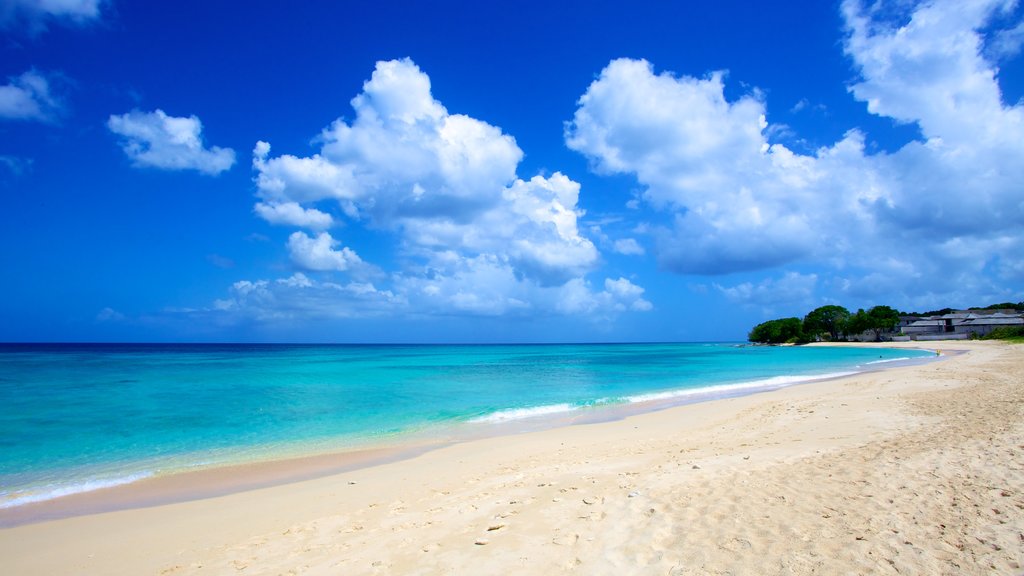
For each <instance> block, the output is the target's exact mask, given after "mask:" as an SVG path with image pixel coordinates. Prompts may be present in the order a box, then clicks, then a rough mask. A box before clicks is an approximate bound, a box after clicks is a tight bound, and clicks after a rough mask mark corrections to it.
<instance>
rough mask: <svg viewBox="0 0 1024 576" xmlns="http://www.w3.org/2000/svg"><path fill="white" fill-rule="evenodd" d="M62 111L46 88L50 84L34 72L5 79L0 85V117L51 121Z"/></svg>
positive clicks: (56, 99)
mask: <svg viewBox="0 0 1024 576" xmlns="http://www.w3.org/2000/svg"><path fill="white" fill-rule="evenodd" d="M63 110H64V105H63V103H62V102H61V99H60V98H59V97H57V96H56V95H55V94H53V92H52V91H51V89H50V81H49V79H47V77H46V76H44V75H43V74H41V73H39V72H37V71H36V70H29V71H27V72H25V73H23V74H21V75H20V76H14V77H11V78H9V79H8V83H7V84H4V85H3V86H0V118H2V119H7V120H26V121H37V122H53V121H54V120H56V119H57V117H58V116H59V115H60V113H61V112H62V111H63Z"/></svg>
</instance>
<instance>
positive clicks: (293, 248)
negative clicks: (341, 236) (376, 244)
mask: <svg viewBox="0 0 1024 576" xmlns="http://www.w3.org/2000/svg"><path fill="white" fill-rule="evenodd" d="M339 244H340V242H338V241H337V240H335V239H334V238H332V237H331V235H330V234H328V233H327V232H321V233H320V234H318V235H317V236H316V238H311V237H309V236H307V235H306V234H305V233H303V232H294V233H292V235H291V236H289V237H288V252H289V253H290V254H291V257H292V262H294V263H295V264H296V265H298V266H301V267H303V268H305V269H307V270H321V271H324V270H334V271H339V272H344V271H346V270H349V269H351V268H358V267H360V266H362V264H363V261H362V260H361V259H360V258H359V255H358V254H356V253H355V252H354V251H352V250H351V249H350V248H348V247H347V246H344V247H342V248H341V250H335V247H337V246H338V245H339Z"/></svg>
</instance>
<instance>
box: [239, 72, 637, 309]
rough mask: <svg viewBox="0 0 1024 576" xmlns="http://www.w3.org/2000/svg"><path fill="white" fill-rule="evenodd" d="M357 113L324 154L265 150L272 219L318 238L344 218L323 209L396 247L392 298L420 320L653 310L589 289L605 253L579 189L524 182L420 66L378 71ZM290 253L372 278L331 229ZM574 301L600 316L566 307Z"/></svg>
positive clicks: (490, 134) (302, 236) (328, 136)
mask: <svg viewBox="0 0 1024 576" xmlns="http://www.w3.org/2000/svg"><path fill="white" fill-rule="evenodd" d="M351 105H352V108H353V110H354V111H355V116H354V117H353V118H352V119H351V121H347V120H345V119H338V120H336V121H334V122H333V123H331V124H330V125H329V126H328V127H327V128H325V129H324V130H323V131H322V132H321V134H320V136H319V137H318V138H317V139H316V142H317V143H318V145H319V150H318V151H317V152H316V153H314V154H311V155H308V156H301V155H293V154H280V155H272V154H271V145H270V143H268V142H265V141H260V142H258V143H257V144H256V146H255V148H254V150H253V169H254V171H255V182H256V187H257V196H258V201H257V203H256V206H255V208H254V211H255V212H256V213H257V214H258V215H259V216H260V217H262V218H264V219H265V220H267V221H268V222H271V223H274V224H281V225H291V226H295V227H300V228H308V229H311V230H314V231H319V230H324V229H326V228H328V227H329V226H331V225H332V224H334V223H335V220H334V216H332V215H330V214H327V213H326V212H322V211H320V209H319V208H317V207H316V206H319V207H323V206H325V205H334V206H336V207H337V209H338V212H337V217H338V218H339V219H344V220H346V221H347V222H348V224H349V225H362V226H367V227H372V228H373V229H374V230H376V231H378V232H382V233H385V234H390V235H393V237H394V238H395V239H396V242H395V245H396V246H398V250H399V252H398V254H396V256H397V257H398V261H399V262H401V263H402V268H401V269H399V270H395V271H392V272H391V273H390V274H389V275H388V278H387V281H388V282H389V283H390V284H389V288H388V289H389V290H391V291H393V295H397V296H396V300H394V301H396V302H397V301H400V302H402V303H411V304H410V305H411V306H412V309H414V310H416V311H417V312H418V313H421V314H466V315H479V316H501V315H522V314H540V313H571V312H573V311H580V310H583V309H585V308H586V309H589V310H593V309H594V308H595V307H601V306H605V307H607V308H608V309H609V310H615V311H627V310H639V311H642V310H646V309H649V307H650V304H649V303H646V301H645V300H643V298H642V297H641V296H640V293H642V289H640V288H639V287H638V286H637V287H636V288H637V289H639V290H640V293H636V292H629V291H623V290H619V291H618V292H615V293H612V292H608V291H607V290H594V289H591V288H590V287H589V284H587V282H586V280H585V277H586V275H587V274H589V273H591V272H593V271H594V269H595V268H596V267H597V265H598V263H599V260H600V255H599V253H598V250H597V248H596V247H595V246H594V244H593V242H592V241H591V240H590V239H588V238H587V237H585V236H584V235H583V234H582V233H581V232H580V229H579V218H580V217H581V216H582V215H583V211H582V210H581V209H580V208H579V196H580V185H579V184H578V183H577V182H574V181H573V180H571V179H570V178H568V177H567V176H565V175H564V174H561V173H559V172H555V173H553V174H551V175H549V176H540V175H538V176H534V177H532V178H529V179H525V178H520V177H519V176H518V175H517V174H516V168H517V166H518V165H519V162H520V160H521V159H522V157H523V152H522V150H520V149H519V147H518V146H517V145H516V142H515V139H514V138H512V137H511V136H510V135H507V134H505V133H503V132H502V130H501V129H500V128H498V127H496V126H492V125H490V124H488V123H486V122H484V121H481V120H477V119H475V118H471V117H469V116H465V115H462V114H455V113H450V112H449V111H448V110H447V109H446V108H445V107H444V106H443V105H442V104H441V103H440V102H438V101H437V100H436V99H434V97H433V96H432V94H431V86H430V79H429V77H428V76H427V75H426V74H425V73H424V72H423V71H421V70H420V69H419V68H418V67H417V66H416V65H415V64H414V63H413V62H412V61H411V60H408V59H405V60H392V61H387V62H378V63H377V66H376V69H375V70H374V72H373V74H372V76H371V78H370V79H369V80H367V81H366V82H365V83H364V84H363V90H362V92H361V93H360V94H358V95H357V96H356V97H355V98H353V99H352V101H351ZM288 249H289V253H290V255H291V258H292V262H293V263H294V264H295V265H296V266H298V267H300V268H302V269H303V270H305V271H308V272H327V271H333V272H348V273H351V272H353V271H354V270H356V269H357V268H359V267H361V266H362V267H369V266H370V264H368V263H366V262H363V261H362V260H361V259H360V258H359V256H358V255H357V254H356V252H355V250H354V248H352V247H348V246H344V247H341V246H340V243H339V242H337V241H336V240H334V239H333V238H332V237H331V236H330V235H329V234H328V233H327V232H324V231H320V232H319V234H317V235H316V236H309V235H307V234H306V233H305V232H301V231H299V232H295V233H293V234H292V235H291V236H290V237H289V240H288ZM615 286H617V287H620V285H619V284H616V285H615ZM567 287H571V290H570V289H569V288H567ZM581 287H582V288H581ZM569 292H572V294H569ZM336 295H337V294H336ZM570 297H571V298H580V299H582V300H586V301H587V302H590V303H591V304H592V306H589V307H588V306H582V307H581V306H576V305H566V304H565V303H564V300H565V299H566V298H570Z"/></svg>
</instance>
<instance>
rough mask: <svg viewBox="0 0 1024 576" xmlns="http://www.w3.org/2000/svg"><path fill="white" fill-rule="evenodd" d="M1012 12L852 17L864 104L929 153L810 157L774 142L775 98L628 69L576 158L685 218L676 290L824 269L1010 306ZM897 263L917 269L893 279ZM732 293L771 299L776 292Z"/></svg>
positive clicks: (1016, 265) (1019, 205)
mask: <svg viewBox="0 0 1024 576" xmlns="http://www.w3.org/2000/svg"><path fill="white" fill-rule="evenodd" d="M1005 5H1006V2H1004V1H1002V0H971V1H969V2H962V1H954V0H936V1H934V2H927V3H920V4H915V3H906V2H902V3H895V4H893V5H888V4H886V6H885V7H884V8H881V7H880V4H878V3H876V4H874V5H872V7H871V8H870V9H868V8H865V7H864V6H862V5H861V3H860V2H858V1H856V0H846V1H845V2H844V3H843V4H842V14H843V17H844V21H845V23H846V29H845V37H844V43H843V46H844V50H845V52H846V54H847V55H848V57H849V58H850V60H851V62H852V64H853V66H854V68H855V70H856V71H857V73H858V77H857V79H856V81H855V82H853V83H852V85H851V86H850V88H849V90H850V93H851V95H852V97H854V98H856V99H857V100H860V101H863V102H866V103H867V106H868V110H869V111H870V112H871V113H872V114H876V115H880V116H886V117H889V118H892V119H894V120H896V121H897V122H900V123H912V124H915V125H917V126H918V127H919V128H920V133H921V134H922V139H921V140H919V141H914V142H911V143H909V144H907V145H906V146H904V147H903V148H901V149H899V150H897V151H895V152H892V153H875V154H872V153H869V152H867V146H866V145H865V141H866V139H867V135H866V134H865V133H864V132H862V131H861V130H858V129H857V128H856V127H851V128H850V130H849V132H847V134H846V135H845V136H844V137H843V138H842V139H841V140H839V141H838V142H836V143H834V144H832V145H831V146H826V147H822V148H820V149H818V150H816V151H814V152H813V153H811V154H801V153H797V152H794V151H793V150H790V149H788V148H786V147H785V146H784V145H782V144H778V143H772V142H771V134H773V129H774V125H770V124H769V123H768V122H767V102H766V100H765V97H764V96H763V94H761V93H760V92H758V91H756V90H755V91H753V92H751V93H749V94H747V95H745V96H742V97H739V98H737V99H735V100H731V101H730V100H728V99H727V98H726V97H725V93H724V82H725V76H724V75H723V74H721V73H712V74H709V75H707V76H705V77H703V78H694V77H689V76H677V75H674V74H671V73H668V72H661V73H657V72H655V70H654V67H653V65H652V64H650V63H648V62H646V61H642V60H629V59H620V60H614V61H612V62H611V63H610V64H609V65H608V66H607V67H606V68H605V69H604V70H603V71H602V72H601V74H600V76H599V77H598V78H597V79H596V80H595V81H594V82H593V83H592V84H591V85H590V87H589V88H588V89H587V91H586V92H585V93H584V94H583V96H582V97H581V98H580V99H579V102H578V108H577V110H576V113H575V115H574V117H573V119H572V121H571V122H569V123H567V125H566V131H565V138H566V144H567V145H568V146H569V147H570V148H571V149H573V150H576V151H578V152H580V153H582V154H584V155H585V156H587V157H588V158H589V159H590V161H591V164H592V166H593V168H594V170H595V171H597V172H598V173H616V174H630V175H633V176H634V177H636V179H637V180H638V182H639V183H640V184H641V185H642V186H643V187H644V190H643V196H642V198H643V200H644V201H645V202H646V203H647V204H648V205H649V206H651V207H652V208H654V209H656V210H660V211H662V212H664V213H665V214H667V215H668V216H669V218H670V221H671V224H669V225H665V226H662V227H660V228H657V229H652V234H653V236H654V238H655V239H656V255H657V257H658V259H659V261H660V262H661V263H662V265H663V266H665V267H666V268H668V269H671V270H674V271H676V272H680V273H684V274H729V273H736V272H750V271H757V270H768V269H772V268H777V267H782V266H787V265H793V264H796V263H804V264H813V265H824V266H826V268H827V270H829V272H828V273H829V274H831V275H832V277H831V278H830V279H829V282H826V283H824V285H828V286H830V287H833V288H835V289H836V290H842V289H843V287H844V286H845V287H846V289H848V290H854V289H855V286H856V285H857V284H860V286H861V287H860V288H856V289H857V290H859V291H860V292H861V293H867V292H870V291H878V292H885V291H888V292H887V293H890V294H892V293H893V292H892V290H894V287H895V286H908V287H909V286H914V287H916V288H921V287H922V286H930V287H931V288H934V286H936V285H937V284H940V283H941V284H943V285H948V282H947V279H948V278H949V276H950V275H951V272H953V271H955V273H956V274H957V275H960V273H962V275H963V276H971V275H974V274H980V279H979V278H978V277H975V278H974V280H973V281H972V285H973V286H975V288H976V290H975V291H974V292H973V293H974V294H981V293H992V292H997V290H996V284H998V283H999V282H1004V281H1005V280H995V278H996V277H999V278H1018V277H1017V276H1014V275H1015V274H1016V273H1017V271H1019V270H1021V268H1022V266H1021V261H1022V257H1021V256H1020V254H1022V253H1024V252H1021V251H1019V250H1017V247H1018V246H1020V244H1021V242H1022V239H1024V196H1022V193H1021V187H1020V182H1024V107H1022V106H1021V105H1020V104H1018V105H1008V104H1006V103H1005V102H1004V101H1003V99H1002V95H1001V92H1000V89H999V85H998V82H997V81H996V68H995V66H994V65H993V64H992V63H991V62H990V61H988V60H986V58H985V56H984V54H985V53H986V45H985V38H984V37H983V35H982V34H981V32H979V31H980V30H982V29H984V28H985V27H986V26H987V25H988V24H989V23H990V22H991V20H992V18H993V17H994V15H996V14H999V13H1001V12H1000V11H1001V10H1002V9H1003V8H1005ZM1008 35H1009V36H1012V34H1011V33H1009V32H1008V33H1007V34H1004V35H1002V36H1000V35H998V34H997V35H995V36H994V38H996V39H999V38H1003V39H1005V38H1007V37H1009V36H1008ZM1004 41H1006V40H1004ZM1003 52H1006V50H1003ZM997 239H998V241H997ZM894 246H899V247H900V253H901V258H900V261H901V263H902V264H901V266H902V267H893V268H888V267H885V266H883V265H882V264H881V263H883V262H885V261H886V259H887V257H888V255H889V254H891V253H892V251H893V247H894ZM951 246H956V247H957V250H956V251H954V252H952V253H951V252H950V247H951ZM931 263H935V264H931ZM939 263H941V264H939ZM950 267H951V268H950ZM883 268H885V269H884V270H883ZM871 274H875V276H870V275H871ZM869 277H872V278H874V281H872V282H859V283H856V282H845V283H844V282H843V279H851V278H862V279H866V278H869ZM979 284H980V286H979ZM985 286H987V288H985ZM773 287H777V283H775V284H772V285H765V286H763V287H761V288H763V289H762V290H760V292H764V293H767V292H766V291H767V290H769V289H771V288H773ZM952 290H954V289H952V288H950V289H946V293H947V294H949V295H951V294H952ZM979 290H980V292H979ZM724 292H725V293H726V294H727V295H730V296H731V297H734V298H747V299H756V298H757V294H758V293H759V287H758V286H757V285H753V284H752V285H749V286H745V287H744V286H742V285H741V286H736V287H733V289H730V290H729V291H724Z"/></svg>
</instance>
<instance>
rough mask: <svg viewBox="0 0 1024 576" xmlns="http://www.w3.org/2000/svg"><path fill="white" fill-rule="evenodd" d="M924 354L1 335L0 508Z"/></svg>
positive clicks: (732, 390)
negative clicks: (33, 339) (4, 340)
mask: <svg viewBox="0 0 1024 576" xmlns="http://www.w3.org/2000/svg"><path fill="white" fill-rule="evenodd" d="M928 355H930V353H928V352H918V351H912V350H881V349H853V348H803V347H798V348H794V347H785V348H778V347H749V346H742V347H741V346H736V345H729V344H609V345H596V344H588V345H536V346H533V345H515V346H490V345H487V346H393V345H381V346H311V345H0V508H4V507H10V506H16V505H20V504H24V503H28V502H35V501H40V500H46V499H51V498H56V497H59V496H61V495H65V494H71V493H76V492H83V491H88V490H92V489H97V488H101V487H105V486H112V485H117V484H123V483H127V482H132V481H135V480H138V479H140V478H144V477H147V476H151V475H155V474H166V473H173V472H178V471H182V470H187V469H194V468H196V467H204V466H216V465H223V464H230V463H239V462H246V461H253V460H261V459H263V460H265V459H272V458H275V457H281V456H282V455H297V454H313V453H321V452H327V451H344V450H351V449H356V448H359V447H364V446H366V445H368V444H369V445H373V444H380V443H386V442H392V441H400V440H401V439H402V438H404V437H407V436H408V435H410V434H426V435H428V436H430V435H431V434H434V435H437V436H438V437H443V436H444V435H445V434H448V433H450V432H451V431H452V430H454V429H466V428H472V427H478V428H480V427H483V428H486V427H488V426H494V425H495V424H499V423H502V422H508V421H515V420H523V419H528V418H535V417H539V416H543V415H553V414H570V413H573V412H578V411H585V410H591V411H596V410H600V409H601V407H605V406H621V405H625V404H631V403H639V402H644V401H650V400H667V401H670V402H684V401H690V400H693V399H699V398H704V397H720V396H725V395H736V394H741V393H749V392H752V391H756V390H762V389H771V388H778V387H781V386H784V385H788V384H791V383H794V382H800V381H806V380H808V379H813V378H816V377H825V376H829V375H836V374H845V373H849V372H855V371H860V370H864V369H868V368H870V367H871V366H874V365H877V364H878V363H884V362H887V361H893V360H899V359H909V358H915V357H918V356H921V357H923V356H928Z"/></svg>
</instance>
